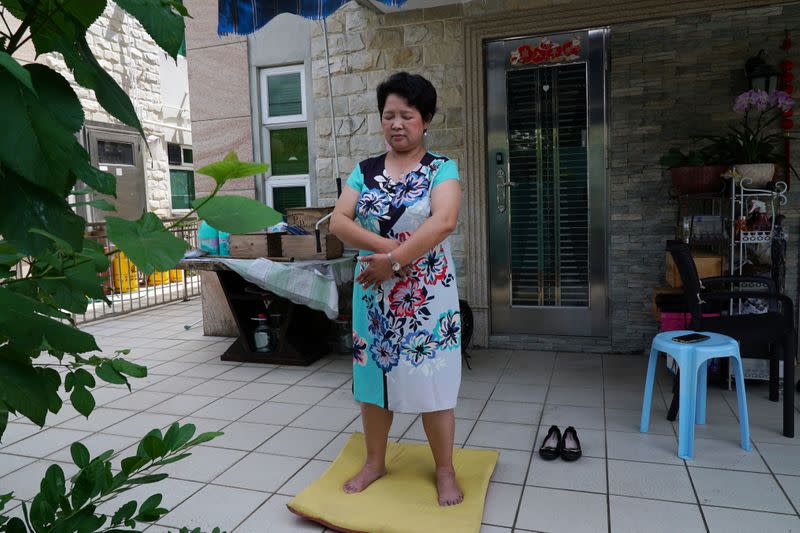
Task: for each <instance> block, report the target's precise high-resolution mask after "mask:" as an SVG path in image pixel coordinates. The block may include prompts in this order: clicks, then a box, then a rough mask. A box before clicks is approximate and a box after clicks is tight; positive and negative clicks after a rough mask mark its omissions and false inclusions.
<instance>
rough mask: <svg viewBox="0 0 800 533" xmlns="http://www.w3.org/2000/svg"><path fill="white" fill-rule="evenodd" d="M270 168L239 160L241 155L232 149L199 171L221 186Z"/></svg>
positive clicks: (262, 164)
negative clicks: (220, 158) (229, 181)
mask: <svg viewBox="0 0 800 533" xmlns="http://www.w3.org/2000/svg"><path fill="white" fill-rule="evenodd" d="M268 168H269V165H267V164H265V163H249V162H247V161H239V156H237V155H236V152H234V151H233V150H231V151H230V152H228V155H226V156H225V159H223V160H222V161H217V162H216V163H211V164H210V165H206V166H204V167H202V168H200V169H198V170H197V172H198V173H200V174H205V175H206V176H211V177H212V178H214V181H216V182H217V184H218V185H219V186H222V185H224V184H225V182H226V181H228V180H232V179H237V178H245V177H247V176H255V175H256V174H263V173H264V172H266V171H267V169H268ZM215 227H216V226H215Z"/></svg>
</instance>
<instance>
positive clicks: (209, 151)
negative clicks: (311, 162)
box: [184, 0, 255, 198]
mask: <svg viewBox="0 0 800 533" xmlns="http://www.w3.org/2000/svg"><path fill="white" fill-rule="evenodd" d="M184 5H186V8H187V9H188V10H189V14H190V15H192V18H187V19H186V57H187V59H188V63H189V92H190V94H191V111H192V137H193V140H194V166H195V169H197V168H200V167H202V166H203V165H206V164H208V163H211V162H214V161H217V160H219V159H222V158H223V157H225V155H226V154H227V153H228V152H229V151H231V150H235V151H236V153H237V154H238V155H239V158H240V159H241V160H242V161H252V160H253V132H252V129H251V127H250V84H249V80H248V65H247V38H246V37H236V36H230V37H218V36H217V3H216V2H210V1H208V0H186V1H185V2H184ZM213 188H214V180H212V179H211V178H209V177H207V176H202V175H200V174H197V173H195V192H196V193H197V196H203V195H205V194H208V193H209V192H210V191H211V190H212V189H213ZM222 193H223V194H239V195H242V196H247V197H249V198H254V197H255V188H254V186H253V179H252V178H243V179H239V180H234V181H231V182H228V183H226V184H225V186H224V187H223V188H222Z"/></svg>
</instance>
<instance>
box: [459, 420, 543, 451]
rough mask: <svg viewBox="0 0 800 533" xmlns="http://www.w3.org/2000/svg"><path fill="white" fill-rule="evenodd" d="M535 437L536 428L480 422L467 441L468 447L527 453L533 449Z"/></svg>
mask: <svg viewBox="0 0 800 533" xmlns="http://www.w3.org/2000/svg"><path fill="white" fill-rule="evenodd" d="M535 437H536V426H525V425H521V424H506V423H503V422H484V421H481V420H479V421H478V422H477V423H476V424H475V428H474V429H473V430H472V434H471V435H470V436H469V439H468V440H467V445H468V446H483V447H487V448H507V449H510V450H526V451H527V450H532V449H533V443H534V438H535Z"/></svg>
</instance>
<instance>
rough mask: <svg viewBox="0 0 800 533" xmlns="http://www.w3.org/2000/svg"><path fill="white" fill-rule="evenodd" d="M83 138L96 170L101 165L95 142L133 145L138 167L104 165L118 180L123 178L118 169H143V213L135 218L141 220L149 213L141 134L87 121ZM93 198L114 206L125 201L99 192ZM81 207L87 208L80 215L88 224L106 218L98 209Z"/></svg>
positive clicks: (132, 130) (120, 126)
mask: <svg viewBox="0 0 800 533" xmlns="http://www.w3.org/2000/svg"><path fill="white" fill-rule="evenodd" d="M83 138H84V148H85V149H86V151H87V153H88V154H89V158H90V161H91V164H92V166H94V167H96V168H100V165H101V163H100V160H99V154H97V153H96V149H95V145H94V141H96V140H100V141H104V140H108V141H111V142H122V143H130V144H132V145H133V158H134V162H138V165H137V164H134V165H126V164H108V163H106V164H103V166H106V167H108V170H107V172H110V173H111V174H113V175H114V176H115V177H116V178H119V177H121V176H119V175H117V174H116V168H117V167H119V168H120V169H134V168H141V171H142V182H141V192H142V202H141V205H140V207H141V212H139V213H138V214H137V215H136V217H135V218H139V217H140V216H141V215H142V213H143V212H145V211H147V168H146V166H145V160H144V154H143V152H142V139H141V136H140V135H139V132H138V131H136V130H135V129H133V128H131V127H129V126H124V125H115V124H107V123H103V122H93V121H87V122H86V123H85V124H84V130H83ZM112 167H113V168H112ZM101 170H102V169H101ZM92 197H93V198H105V199H107V200H109V201H110V202H111V203H113V204H114V205H116V204H117V201H118V200H119V201H121V200H123V199H122V198H119V199H115V198H111V197H108V196H105V195H102V194H100V193H97V192H94V193H92ZM81 207H84V208H86V209H85V211H84V212H82V213H80V214H81V215H82V216H83V217H84V218H85V219H86V221H87V222H101V221H102V220H103V219H104V218H105V217H104V216H103V212H102V211H100V210H99V209H97V208H94V207H88V206H81ZM117 216H118V215H117Z"/></svg>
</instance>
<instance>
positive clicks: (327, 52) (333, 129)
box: [322, 18, 341, 184]
mask: <svg viewBox="0 0 800 533" xmlns="http://www.w3.org/2000/svg"><path fill="white" fill-rule="evenodd" d="M322 35H323V36H324V38H325V66H326V67H327V71H328V104H329V105H330V108H331V136H332V137H333V168H334V172H335V174H334V180H335V181H336V183H337V184H339V183H341V175H340V174H339V145H338V143H337V142H336V113H334V111H333V82H332V81H331V54H330V50H329V49H328V23H327V22H326V21H325V19H324V18H323V19H322Z"/></svg>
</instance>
